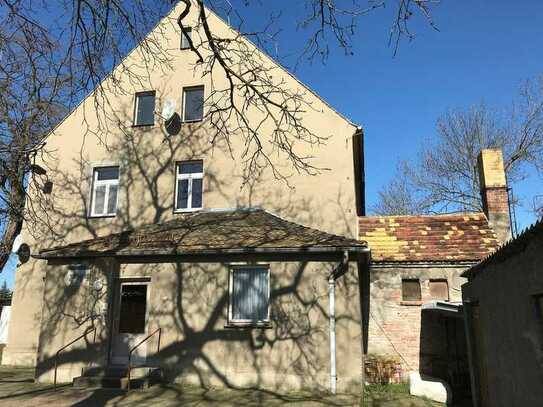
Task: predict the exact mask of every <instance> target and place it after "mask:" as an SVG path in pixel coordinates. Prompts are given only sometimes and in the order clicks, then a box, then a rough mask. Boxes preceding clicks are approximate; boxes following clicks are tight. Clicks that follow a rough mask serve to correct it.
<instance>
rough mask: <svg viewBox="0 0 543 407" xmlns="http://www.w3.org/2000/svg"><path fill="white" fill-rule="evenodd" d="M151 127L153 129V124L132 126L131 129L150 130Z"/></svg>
mask: <svg viewBox="0 0 543 407" xmlns="http://www.w3.org/2000/svg"><path fill="white" fill-rule="evenodd" d="M151 127H155V124H154V123H151V124H133V125H132V128H135V129H145V128H148V129H150V128H151Z"/></svg>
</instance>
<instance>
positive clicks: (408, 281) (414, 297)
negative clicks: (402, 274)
mask: <svg viewBox="0 0 543 407" xmlns="http://www.w3.org/2000/svg"><path fill="white" fill-rule="evenodd" d="M421 299H422V297H421V291H420V281H419V279H418V278H404V279H402V301H420V300H421Z"/></svg>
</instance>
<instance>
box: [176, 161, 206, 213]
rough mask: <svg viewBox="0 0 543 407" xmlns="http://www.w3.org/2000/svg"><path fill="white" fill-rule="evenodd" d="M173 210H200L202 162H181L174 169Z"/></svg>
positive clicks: (202, 176) (202, 175)
mask: <svg viewBox="0 0 543 407" xmlns="http://www.w3.org/2000/svg"><path fill="white" fill-rule="evenodd" d="M175 172H176V186H175V188H176V191H175V210H176V211H180V212H184V211H194V210H198V209H202V195H203V185H202V182H203V178H204V164H203V161H202V160H195V161H181V162H178V163H177V168H176V171H175Z"/></svg>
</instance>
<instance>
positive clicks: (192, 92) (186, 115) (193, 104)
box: [183, 86, 204, 122]
mask: <svg viewBox="0 0 543 407" xmlns="http://www.w3.org/2000/svg"><path fill="white" fill-rule="evenodd" d="M203 118H204V87H203V86H194V87H190V88H184V89H183V121H184V122H197V121H200V120H202V119H203Z"/></svg>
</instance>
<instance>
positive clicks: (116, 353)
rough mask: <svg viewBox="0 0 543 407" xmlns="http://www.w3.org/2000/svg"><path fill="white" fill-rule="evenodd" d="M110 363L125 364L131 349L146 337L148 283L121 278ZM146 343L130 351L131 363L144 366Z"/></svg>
mask: <svg viewBox="0 0 543 407" xmlns="http://www.w3.org/2000/svg"><path fill="white" fill-rule="evenodd" d="M117 295H118V297H117V301H116V309H115V319H114V323H113V341H112V346H111V362H112V363H113V364H114V365H126V364H127V363H128V354H129V352H130V350H131V349H132V348H133V347H135V346H136V345H137V344H138V343H140V342H141V341H142V340H143V339H145V337H146V336H147V333H148V332H147V320H148V304H149V282H128V281H120V283H119V286H118V290H117ZM146 356H147V343H145V342H144V343H143V344H141V345H140V346H139V347H138V348H137V349H136V350H135V351H134V352H133V353H132V361H131V363H132V365H133V366H134V365H144V364H145V360H146Z"/></svg>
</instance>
